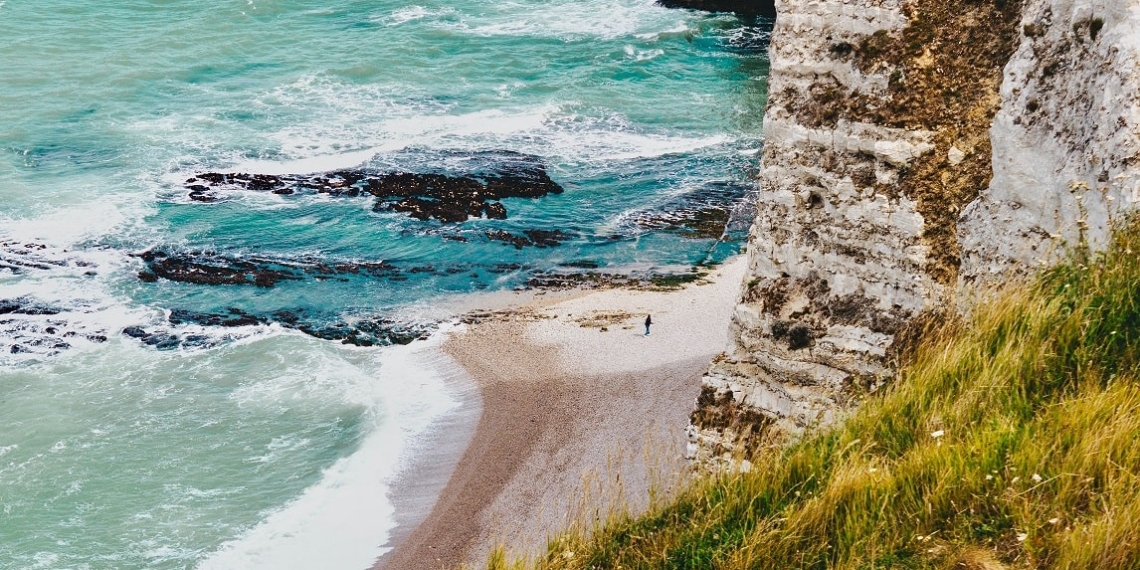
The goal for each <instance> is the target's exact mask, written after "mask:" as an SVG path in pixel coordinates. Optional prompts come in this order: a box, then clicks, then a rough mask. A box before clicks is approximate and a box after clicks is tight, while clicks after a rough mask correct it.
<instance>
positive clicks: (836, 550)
mask: <svg viewBox="0 0 1140 570" xmlns="http://www.w3.org/2000/svg"><path fill="white" fill-rule="evenodd" d="M1138 380H1140V223H1131V224H1129V226H1128V227H1127V228H1126V229H1124V230H1121V231H1119V232H1117V235H1116V238H1115V243H1114V245H1113V246H1112V248H1111V249H1110V251H1108V252H1106V253H1104V254H1101V255H1097V256H1075V257H1074V258H1073V259H1072V260H1071V261H1070V262H1068V263H1067V264H1065V265H1063V266H1061V267H1057V268H1055V269H1053V270H1050V271H1049V272H1047V273H1046V274H1044V275H1042V276H1041V277H1040V278H1039V279H1038V280H1037V281H1036V282H1034V283H1033V284H1031V285H1029V286H1025V285H1021V286H1019V287H1012V288H1010V290H1007V291H1005V292H1002V293H1000V294H998V295H995V297H994V299H993V300H991V301H990V302H987V303H985V304H983V305H982V306H980V307H979V308H978V309H976V310H975V311H974V312H973V316H972V317H971V318H970V320H969V321H968V322H946V323H943V324H941V325H939V326H938V327H937V328H936V329H935V330H933V331H932V332H930V333H929V334H928V335H926V337H925V339H924V340H923V342H922V345H921V346H920V347H919V348H918V349H917V352H916V356H915V360H914V362H913V363H912V364H911V365H910V366H908V367H907V368H906V369H905V370H903V371H902V372H901V373H900V374H899V377H898V378H897V379H896V381H895V382H894V384H893V385H892V386H891V387H890V388H889V389H886V390H884V391H882V392H881V393H880V394H878V395H875V396H872V397H869V398H868V399H867V401H866V402H865V403H864V405H863V406H862V407H861V408H860V409H859V410H858V411H857V412H856V413H855V414H854V415H853V416H851V417H850V418H849V419H848V420H847V421H846V422H844V423H843V424H842V425H840V426H837V427H834V428H831V429H827V430H820V431H817V432H815V433H814V434H812V435H810V436H808V437H806V438H804V439H802V440H801V441H799V442H798V443H795V444H793V445H790V446H787V447H783V448H778V449H769V450H766V451H763V452H761V453H760V454H759V455H757V456H756V457H754V458H753V460H752V469H751V471H750V472H747V473H737V474H723V475H719V476H710V477H705V478H700V479H697V480H696V482H695V483H693V484H692V485H691V486H689V487H688V488H686V489H685V490H683V491H681V492H680V493H679V494H678V495H677V496H676V497H675V498H673V499H672V500H671V502H668V503H667V504H663V505H659V506H657V507H654V508H652V509H651V511H650V512H649V513H647V514H644V515H641V516H638V517H628V516H618V517H613V518H611V519H610V520H609V521H607V522H606V523H605V524H603V525H601V526H600V527H598V528H592V529H579V530H570V531H568V532H567V533H566V534H565V535H563V536H562V537H560V538H558V539H556V540H555V541H553V542H552V543H551V544H550V546H549V549H548V553H547V554H546V555H545V557H544V558H542V559H541V560H539V561H537V562H526V563H523V562H511V561H509V560H507V557H505V556H504V555H503V554H502V552H499V553H496V555H495V556H494V557H493V558H492V560H491V561H490V562H489V564H488V568H491V569H494V570H501V569H506V568H536V569H591V568H599V569H601V568H605V569H611V568H613V569H616V568H670V569H690V568H691V569H706V568H730V569H737V568H741V569H743V568H756V569H761V568H771V569H788V568H820V569H822V568H843V569H887V568H931V569H942V568H966V569H997V568H1073V569H1086V568H1112V569H1123V568H1140V480H1138V475H1140V445H1138V444H1137V436H1138V435H1140V382H1138Z"/></svg>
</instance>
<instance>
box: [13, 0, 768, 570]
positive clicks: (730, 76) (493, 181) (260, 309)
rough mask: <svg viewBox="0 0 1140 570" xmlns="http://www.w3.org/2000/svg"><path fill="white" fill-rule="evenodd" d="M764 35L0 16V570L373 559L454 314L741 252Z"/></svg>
mask: <svg viewBox="0 0 1140 570" xmlns="http://www.w3.org/2000/svg"><path fill="white" fill-rule="evenodd" d="M766 33H767V32H766V28H765V26H763V25H757V23H756V22H745V21H742V20H741V19H739V18H737V17H735V16H732V15H727V14H707V13H698V12H691V11H684V10H669V9H664V8H660V7H657V6H655V5H654V4H653V3H652V1H651V0H582V1H578V2H553V1H549V0H515V1H510V2H494V3H489V2H478V1H474V0H452V1H451V2H448V3H443V2H418V3H415V4H412V3H408V2H398V1H393V0H373V1H353V0H333V1H328V0H325V1H322V2H316V1H304V0H295V1H285V0H214V1H207V2H198V3H176V2H163V1H159V0H115V1H110V0H66V1H64V0H38V1H35V2H32V1H30V0H0V61H2V62H3V63H2V64H0V196H3V201H2V203H0V507H2V513H0V568H4V569H8V568H11V569H33V568H44V569H105V568H114V569H202V570H208V569H226V570H254V569H269V568H273V569H275V570H277V569H287V568H298V569H308V568H326V569H332V570H337V569H341V568H343V569H346V570H348V569H362V568H367V567H368V566H369V565H370V564H371V562H372V561H373V560H375V559H376V558H377V557H378V556H380V555H381V554H383V553H384V552H385V551H386V550H387V549H388V546H387V541H388V540H389V538H390V537H391V536H392V532H393V529H394V527H395V525H396V521H397V519H399V515H400V513H398V512H396V507H395V506H394V503H393V500H392V497H391V496H390V495H391V491H392V484H393V482H394V481H395V479H396V477H397V476H398V475H399V474H400V473H401V470H402V469H406V468H407V466H408V465H409V462H410V461H412V459H413V458H415V457H417V456H421V455H422V454H423V453H425V449H424V448H425V446H428V445H430V442H431V441H432V440H431V435H432V434H433V433H435V431H434V430H437V429H439V426H440V425H443V424H444V423H446V420H447V418H449V417H450V416H451V415H453V414H456V413H459V410H460V409H461V408H462V407H463V405H464V396H463V394H462V393H461V392H462V390H461V389H459V388H456V386H455V385H454V382H449V381H448V379H447V376H448V373H447V372H446V371H444V370H442V369H443V368H446V366H447V364H446V362H443V361H441V360H440V358H439V356H438V354H437V351H435V348H436V346H437V345H438V344H439V342H440V332H439V331H440V329H441V328H444V329H446V328H447V327H449V326H452V325H451V324H449V322H450V321H451V320H452V319H453V318H454V317H455V315H456V313H457V312H461V310H462V308H464V307H468V308H469V307H474V306H478V304H479V301H478V299H479V298H480V297H478V296H479V295H484V294H489V293H494V292H503V291H511V290H515V289H521V288H528V287H531V288H533V287H549V286H565V285H568V284H569V285H572V284H574V283H578V282H582V281H595V280H598V279H603V280H604V279H618V280H621V279H636V280H643V281H650V282H652V281H653V280H654V279H666V280H668V279H680V280H684V279H685V278H686V276H687V275H691V274H692V272H693V269H694V268H695V267H699V266H702V265H708V264H715V263H718V262H719V261H721V260H724V259H726V258H727V257H729V256H732V255H734V254H736V253H738V252H740V251H741V250H742V248H743V244H744V240H745V239H746V236H747V231H748V225H749V224H750V222H751V214H750V204H751V202H750V198H751V196H752V195H753V194H754V192H755V188H754V186H753V184H752V183H751V182H750V181H751V179H752V177H753V174H754V169H755V168H756V161H757V157H758V153H759V149H760V146H761V144H762V133H761V118H762V115H763V108H764V104H765V101H766V82H765V80H766V76H767V65H768V60H767V55H766V52H765V46H766V41H767V36H766ZM235 173H240V174H241V176H237V177H235V176H233V174H235ZM254 175H256V177H255V176H254ZM409 188H410V189H411V190H409ZM457 196H458V198H457ZM452 200H458V201H457V202H455V204H453V203H452V202H451V201H452ZM456 204H458V205H456ZM413 339H421V340H415V341H413ZM410 341H411V342H410ZM409 342H410V344H409Z"/></svg>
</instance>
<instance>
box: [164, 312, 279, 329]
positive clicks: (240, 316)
mask: <svg viewBox="0 0 1140 570" xmlns="http://www.w3.org/2000/svg"><path fill="white" fill-rule="evenodd" d="M167 320H168V321H170V324H172V325H184V324H196V325H203V326H212V327H244V326H253V325H260V324H264V323H265V322H266V319H263V318H260V317H257V316H256V315H251V314H249V313H247V312H245V311H242V310H241V309H233V308H231V309H229V312H228V313H227V314H221V315H218V314H212V313H200V312H197V311H190V310H187V309H174V310H172V311H170V316H169V317H167Z"/></svg>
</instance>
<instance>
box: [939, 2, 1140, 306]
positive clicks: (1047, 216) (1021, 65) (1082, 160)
mask: <svg viewBox="0 0 1140 570" xmlns="http://www.w3.org/2000/svg"><path fill="white" fill-rule="evenodd" d="M1021 26H1022V29H1021V32H1022V39H1021V43H1020V46H1019V47H1018V50H1017V52H1016V53H1015V54H1014V55H1013V58H1012V59H1011V60H1010V62H1009V65H1007V66H1006V70H1005V71H1006V74H1005V81H1004V82H1003V84H1002V88H1001V98H1002V107H1001V111H1000V112H999V113H998V115H997V117H996V119H995V120H994V124H993V129H992V131H991V138H992V140H993V147H994V154H993V156H994V159H993V162H994V166H993V173H994V176H993V182H992V183H991V184H990V186H989V188H987V189H986V190H985V191H983V192H982V193H981V195H980V196H979V197H978V199H976V200H974V201H973V202H972V203H971V204H970V205H969V206H968V207H967V208H966V211H965V212H964V213H963V216H962V220H961V222H960V223H959V228H960V232H959V233H960V239H961V243H962V248H963V251H964V252H966V255H964V256H963V259H962V270H961V286H962V287H963V290H964V291H969V290H970V289H971V288H973V287H974V286H976V284H977V283H979V282H986V281H991V280H993V279H994V278H995V277H1005V276H1009V275H1011V274H1014V275H1016V274H1025V273H1027V272H1029V271H1031V270H1032V268H1034V267H1040V266H1041V265H1047V264H1050V263H1052V262H1054V261H1056V259H1057V256H1058V254H1062V253H1063V252H1064V250H1065V248H1066V247H1072V246H1074V245H1078V244H1081V243H1082V242H1085V243H1087V246H1089V247H1091V248H1093V249H1101V248H1103V247H1104V245H1105V242H1106V241H1107V239H1108V237H1109V230H1110V228H1111V226H1112V224H1113V220H1114V219H1115V218H1119V216H1120V214H1121V213H1122V212H1123V211H1125V210H1131V209H1135V208H1136V206H1137V203H1138V202H1140V4H1137V2H1135V1H1125V0H1115V1H1114V0H1102V1H1094V2H1088V1H1083V2H1076V1H1072V0H1029V1H1027V2H1026V5H1025V7H1024V9H1023V11H1022V23H1021Z"/></svg>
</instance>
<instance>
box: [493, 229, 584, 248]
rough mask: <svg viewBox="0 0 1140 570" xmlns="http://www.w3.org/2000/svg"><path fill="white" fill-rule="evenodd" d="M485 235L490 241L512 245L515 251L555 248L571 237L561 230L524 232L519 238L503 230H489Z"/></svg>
mask: <svg viewBox="0 0 1140 570" xmlns="http://www.w3.org/2000/svg"><path fill="white" fill-rule="evenodd" d="M485 235H486V236H487V238H488V239H490V240H492V241H501V242H504V243H508V244H510V245H513V246H515V249H522V248H524V247H555V246H559V245H562V242H564V241H566V240H568V239H570V238H571V237H572V236H571V235H570V234H567V233H565V232H563V231H562V230H553V231H550V230H524V231H523V235H521V236H520V235H516V234H512V233H510V232H506V231H503V230H491V231H487V232H485Z"/></svg>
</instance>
